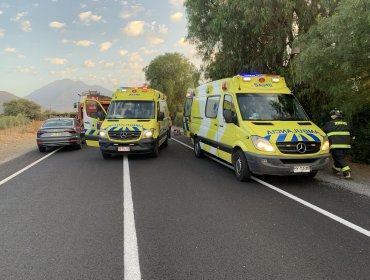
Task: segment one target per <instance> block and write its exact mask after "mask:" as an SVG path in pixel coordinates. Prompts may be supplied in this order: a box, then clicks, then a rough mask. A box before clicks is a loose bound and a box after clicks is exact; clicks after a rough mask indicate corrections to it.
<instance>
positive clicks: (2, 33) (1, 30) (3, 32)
mask: <svg viewBox="0 0 370 280" xmlns="http://www.w3.org/2000/svg"><path fill="white" fill-rule="evenodd" d="M4 36H5V30H4V29H1V28H0V38H2V37H4Z"/></svg>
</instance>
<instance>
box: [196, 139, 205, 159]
mask: <svg viewBox="0 0 370 280" xmlns="http://www.w3.org/2000/svg"><path fill="white" fill-rule="evenodd" d="M194 155H195V156H196V157H197V158H201V157H203V150H202V147H201V146H200V141H199V139H198V138H195V139H194Z"/></svg>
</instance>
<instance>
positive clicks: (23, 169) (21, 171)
mask: <svg viewBox="0 0 370 280" xmlns="http://www.w3.org/2000/svg"><path fill="white" fill-rule="evenodd" d="M60 149H61V148H58V149H56V150H54V151H52V152H51V153H49V154H47V155H46V156H44V157H42V158H40V159H38V160H36V161H35V162H33V163H31V164H29V165H27V166H26V167H25V168H22V169H21V170H19V171H17V172H15V173H14V174H12V175H10V176H9V177H7V178H5V179H4V180H2V181H0V186H1V185H3V184H5V183H6V182H8V181H9V180H11V179H13V178H14V177H16V176H18V175H19V174H21V173H23V172H24V171H26V170H27V169H30V168H31V167H32V166H34V165H36V164H38V163H39V162H41V161H43V160H44V159H46V158H48V157H50V156H51V155H53V154H55V153H56V152H58V151H59V150H60Z"/></svg>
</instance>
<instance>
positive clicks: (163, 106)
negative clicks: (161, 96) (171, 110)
mask: <svg viewBox="0 0 370 280" xmlns="http://www.w3.org/2000/svg"><path fill="white" fill-rule="evenodd" d="M167 110H168V109H167V104H166V103H165V102H164V101H159V111H160V112H163V113H166V112H167Z"/></svg>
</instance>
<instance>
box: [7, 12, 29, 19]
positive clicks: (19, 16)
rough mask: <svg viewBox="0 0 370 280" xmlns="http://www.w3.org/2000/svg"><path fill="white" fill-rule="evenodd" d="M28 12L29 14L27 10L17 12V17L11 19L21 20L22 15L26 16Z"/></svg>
mask: <svg viewBox="0 0 370 280" xmlns="http://www.w3.org/2000/svg"><path fill="white" fill-rule="evenodd" d="M27 14H28V13H27V12H21V13H17V15H16V16H15V18H12V19H11V20H12V21H19V20H21V18H22V17H24V16H26V15H27Z"/></svg>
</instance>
